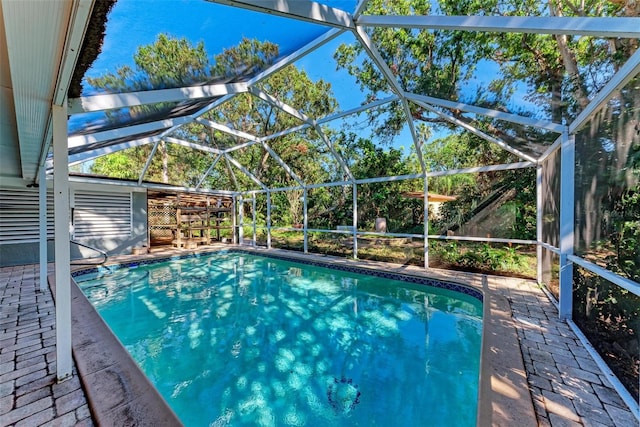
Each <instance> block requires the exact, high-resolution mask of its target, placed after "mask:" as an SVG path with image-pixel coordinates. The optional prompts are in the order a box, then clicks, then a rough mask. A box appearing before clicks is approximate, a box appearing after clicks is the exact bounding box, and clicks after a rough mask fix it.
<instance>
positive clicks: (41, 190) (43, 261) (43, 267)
mask: <svg viewBox="0 0 640 427" xmlns="http://www.w3.org/2000/svg"><path fill="white" fill-rule="evenodd" d="M38 201H39V202H40V206H39V209H40V210H39V214H40V219H39V224H40V291H41V292H44V291H45V290H46V289H47V168H46V167H45V166H44V165H43V166H41V167H40V178H39V187H38Z"/></svg>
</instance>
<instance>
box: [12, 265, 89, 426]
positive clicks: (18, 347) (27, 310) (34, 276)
mask: <svg viewBox="0 0 640 427" xmlns="http://www.w3.org/2000/svg"><path fill="white" fill-rule="evenodd" d="M38 275H39V266H37V265H27V266H20V267H5V268H1V269H0V426H3V427H4V426H16V427H19V426H25V427H33V426H74V425H77V426H92V425H93V422H92V419H91V413H90V411H89V407H88V405H87V402H86V400H85V396H84V392H83V391H82V387H81V385H80V381H79V379H78V376H77V375H75V370H74V376H73V377H72V378H71V379H69V380H67V381H63V382H61V383H59V384H58V383H57V380H56V352H55V348H56V347H55V345H56V336H55V312H54V305H53V299H52V297H51V292H49V290H48V289H47V291H45V292H40V291H39V288H40V280H39V278H38Z"/></svg>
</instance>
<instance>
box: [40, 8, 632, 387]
mask: <svg viewBox="0 0 640 427" xmlns="http://www.w3.org/2000/svg"><path fill="white" fill-rule="evenodd" d="M214 2H215V3H221V4H226V5H231V6H237V7H240V8H246V9H249V10H254V11H258V12H264V13H269V14H273V15H279V16H284V17H288V18H293V19H298V20H302V21H306V22H312V23H316V24H321V25H324V26H328V27H331V28H330V29H328V30H327V32H326V33H324V34H323V35H321V36H319V37H318V38H316V39H315V40H314V41H312V42H310V43H308V44H306V45H305V46H303V47H301V48H299V49H298V50H296V51H294V52H292V53H290V54H289V55H286V56H285V57H283V58H281V59H279V60H278V61H277V62H276V63H274V64H273V65H271V66H270V67H268V68H267V69H266V70H264V71H261V72H259V73H257V74H255V75H253V76H251V77H250V78H248V79H245V80H244V81H238V82H230V83H229V82H227V83H216V84H204V85H200V86H191V87H183V88H175V89H160V90H150V91H139V92H132V93H120V94H105V95H93V96H87V97H81V98H77V99H70V100H69V101H68V106H67V108H64V107H63V108H61V109H59V110H58V111H57V110H55V109H54V113H55V114H54V138H53V140H54V153H53V158H54V159H57V158H67V157H68V160H69V161H68V163H67V162H65V163H61V162H53V161H52V160H49V163H48V167H49V168H51V167H53V169H54V183H55V186H56V188H63V189H64V188H65V186H68V179H69V178H68V172H69V171H68V167H69V166H72V165H74V164H78V163H81V162H84V161H88V160H92V159H95V158H97V157H99V156H102V155H105V154H108V153H112V152H116V151H118V150H122V149H125V148H131V147H137V146H142V145H150V146H152V149H151V154H150V156H149V158H148V159H147V162H146V164H145V166H144V168H143V170H142V172H141V173H140V176H139V178H138V180H137V185H138V186H141V187H149V188H153V187H154V184H150V183H146V182H144V181H143V178H144V176H145V174H146V172H147V169H148V168H149V166H150V164H151V160H152V158H153V156H154V155H155V153H156V151H157V149H158V146H159V144H160V142H161V141H163V142H165V143H170V144H177V145H181V146H184V147H189V148H192V149H194V150H201V151H204V152H208V153H211V154H212V155H213V156H214V160H213V161H212V162H211V164H210V166H209V168H208V169H207V171H206V172H205V173H204V174H203V176H202V177H201V179H200V180H199V182H198V183H197V184H196V185H195V186H193V187H174V189H175V190H179V191H187V192H190V191H193V192H203V193H212V194H224V195H229V196H232V197H233V201H234V211H235V212H236V215H237V221H236V215H234V216H233V221H234V223H233V227H234V229H237V231H238V234H237V235H236V233H234V234H233V238H234V243H240V244H242V243H243V242H244V240H245V239H244V235H243V226H245V225H247V226H249V227H251V228H252V230H253V233H252V238H251V244H252V245H256V230H257V229H258V226H257V225H256V218H255V213H256V196H257V195H264V196H265V197H266V212H267V215H266V225H265V226H264V229H266V235H267V243H266V245H267V248H271V231H272V226H271V196H272V194H273V193H274V192H281V191H290V190H301V191H302V192H303V224H302V228H301V229H300V230H298V229H296V228H282V227H280V228H279V229H281V230H289V231H292V230H296V231H299V232H301V233H303V242H304V243H303V245H304V247H303V251H304V252H305V253H307V252H308V235H309V233H310V232H322V233H338V234H346V235H351V236H352V239H353V257H354V258H357V257H358V235H367V234H379V233H378V232H367V231H361V230H358V220H357V212H358V206H357V200H358V198H357V186H358V185H361V184H369V183H379V182H394V181H402V180H410V179H422V180H424V181H423V182H424V186H423V187H424V188H423V191H424V197H423V200H424V203H423V205H424V233H423V234H422V235H420V234H405V233H387V235H388V236H390V237H415V238H419V239H423V240H424V264H425V265H424V267H425V268H428V265H429V255H428V252H429V245H428V243H429V240H435V239H438V240H446V239H449V240H451V239H456V240H469V241H482V242H496V243H515V244H531V245H534V244H535V245H536V247H537V259H538V268H537V270H538V271H537V275H538V281H539V282H541V281H542V279H541V277H542V261H541V259H542V251H543V249H546V250H548V251H551V252H552V253H554V254H556V255H558V256H559V259H560V261H559V264H560V273H559V279H560V291H559V303H558V305H559V313H560V317H561V318H563V319H571V316H572V289H573V273H572V265H573V264H577V265H579V266H580V267H583V268H585V269H587V270H589V271H590V272H592V273H594V274H596V275H597V276H600V277H602V278H604V279H606V280H608V281H610V282H612V283H614V284H616V285H617V286H619V287H621V288H624V289H626V290H628V291H630V292H632V293H633V294H635V295H640V284H638V283H636V282H634V281H632V280H630V279H627V278H625V277H622V276H620V275H618V274H616V273H614V272H612V271H609V270H607V269H605V268H603V267H601V266H598V265H596V264H594V263H592V262H590V261H587V260H586V259H584V258H582V257H579V256H576V255H574V185H575V184H574V177H575V134H576V133H577V132H578V131H579V130H580V129H581V128H582V127H583V126H585V125H586V124H587V123H588V122H589V120H590V119H591V118H592V117H593V116H594V115H595V114H597V112H598V111H600V109H601V108H603V106H605V105H606V104H607V102H608V101H609V100H611V98H612V97H614V96H615V94H616V93H617V91H619V90H620V89H621V88H623V87H624V86H625V85H626V84H627V83H628V82H630V81H631V80H632V79H633V78H634V77H635V76H636V75H637V74H638V73H639V72H640V51H638V52H636V53H635V54H634V55H633V56H632V57H631V58H630V59H629V60H628V61H627V63H626V64H624V66H623V67H622V68H621V69H620V70H619V71H618V72H617V73H616V74H615V75H614V76H613V77H612V78H611V80H610V81H609V82H608V83H607V84H606V85H605V86H604V88H603V89H602V90H601V91H600V92H599V93H597V94H596V96H595V97H593V99H591V102H590V104H589V105H588V107H587V108H586V109H584V110H583V111H582V113H580V115H579V116H578V117H577V118H576V119H575V120H574V121H573V122H572V123H570V124H560V123H554V122H551V121H545V120H538V119H533V118H529V117H525V116H520V115H517V114H512V113H506V112H503V111H497V110H491V109H488V108H483V107H479V106H474V105H467V104H464V103H461V102H453V101H449V100H445V99H439V98H434V97H430V96H426V95H420V94H415V93H409V92H406V91H405V90H404V89H403V88H402V86H401V84H400V82H399V81H398V80H397V79H396V77H395V76H394V74H393V72H392V71H391V69H390V68H389V66H388V65H387V64H386V62H385V60H384V59H383V58H382V56H381V54H380V52H379V51H378V49H377V47H376V46H375V45H374V43H373V42H372V40H371V39H370V36H369V35H368V33H367V31H366V28H368V27H394V28H416V29H430V30H459V31H476V32H482V31H491V32H517V33H536V34H567V35H590V36H596V37H622V38H639V37H640V19H639V18H574V17H571V18H569V17H567V18H562V17H500V16H437V17H436V16H388V15H385V16H373V15H364V14H363V13H362V12H363V11H364V9H365V8H366V5H367V1H366V0H362V1H359V2H358V4H357V6H356V8H355V10H354V11H353V13H348V12H345V11H343V10H340V9H336V8H333V7H330V6H326V5H324V4H319V3H312V2H299V1H293V0H289V1H287V0H280V1H268V2H265V1H255V0H246V1H232V0H216V1H214ZM344 32H351V33H352V34H353V36H354V37H355V39H356V40H358V41H359V42H360V43H361V44H362V46H363V47H364V50H365V53H366V55H368V58H369V59H371V60H372V61H373V63H375V64H376V65H377V67H378V70H379V71H380V72H381V73H382V75H383V76H384V78H385V79H386V82H387V84H388V86H389V88H390V90H391V91H392V92H393V94H392V95H391V96H390V97H388V98H385V99H380V100H376V101H374V102H371V103H368V104H365V105H362V106H360V107H356V108H352V109H349V110H346V111H341V112H338V113H334V114H331V115H329V116H327V117H308V116H307V115H305V114H304V113H302V112H300V111H298V110H296V109H295V108H293V107H291V106H289V105H287V104H286V103H284V102H282V101H280V100H278V99H276V98H275V97H273V96H272V95H270V94H269V93H265V92H264V91H263V90H261V89H260V88H258V87H256V86H255V84H256V83H259V82H260V81H262V80H264V79H266V78H267V77H269V76H270V75H272V74H274V73H276V72H278V71H279V70H281V69H283V68H285V67H286V66H288V65H290V64H293V63H294V62H295V61H297V60H298V59H300V58H302V57H304V56H305V55H307V54H309V53H311V52H313V51H315V50H316V49H318V48H320V47H321V46H323V45H324V44H325V43H328V42H329V41H331V40H333V39H335V38H336V37H338V36H339V35H341V34H343V33H344ZM242 93H249V94H251V95H252V96H255V97H257V98H259V99H261V100H262V101H263V102H266V103H269V104H270V105H272V106H273V107H275V108H277V109H279V110H281V111H283V112H285V113H287V114H290V115H292V116H293V117H296V118H297V119H299V120H300V121H301V122H302V124H301V125H299V126H296V127H294V128H290V129H288V130H285V131H282V132H279V133H277V134H272V135H266V136H257V135H251V134H248V133H246V132H242V131H239V130H236V129H233V128H231V127H229V126H227V125H226V124H222V123H216V122H213V121H211V120H208V119H205V118H203V117H202V116H203V115H204V114H205V113H207V112H208V111H211V110H212V109H215V108H216V107H218V106H219V105H221V104H223V103H224V102H226V101H228V100H229V99H231V98H233V97H234V96H236V95H237V94H242ZM394 101H395V102H400V103H401V105H402V108H403V109H404V111H405V115H406V116H407V117H411V111H410V108H411V104H415V105H417V106H419V107H421V108H423V109H425V110H427V111H430V112H431V113H433V114H436V115H438V116H439V117H440V118H442V119H444V120H446V121H448V122H450V123H452V124H454V125H457V126H460V127H462V128H464V129H465V130H467V131H468V132H471V133H473V134H475V135H476V136H479V137H481V138H483V139H485V140H488V141H489V142H491V143H493V144H496V145H497V146H499V147H501V148H502V149H504V150H507V151H509V152H510V153H512V154H513V155H515V156H516V157H518V158H519V161H518V162H514V163H510V164H502V165H490V166H480V167H474V168H465V169H458V170H447V171H437V172H432V171H427V170H426V167H425V162H424V159H423V158H422V150H421V147H420V140H419V138H418V136H417V134H416V130H415V128H414V123H413V121H412V120H408V121H407V122H408V125H409V130H410V133H411V136H412V141H413V144H414V147H415V149H416V153H417V155H418V160H419V162H420V165H421V173H417V174H409V175H401V176H389V177H376V178H368V179H355V178H354V176H353V174H352V173H351V171H350V170H349V168H348V166H347V165H346V163H345V162H344V160H343V159H342V158H341V157H340V155H339V154H338V153H337V152H336V151H335V149H334V147H333V144H332V143H331V141H330V140H329V138H328V137H327V136H326V135H325V134H324V132H323V129H322V125H323V124H325V123H328V122H331V121H333V120H337V119H340V118H342V117H345V116H348V115H350V114H354V113H358V112H364V111H366V110H368V109H371V108H375V107H378V106H381V105H385V104H387V103H390V102H394ZM161 102H187V103H189V102H191V103H192V104H191V105H196V106H197V107H198V108H196V109H195V110H189V111H188V114H186V115H180V114H174V115H173V116H171V115H170V114H169V115H168V116H167V117H166V118H162V119H159V120H155V121H151V122H143V123H137V124H132V125H131V124H130V125H129V126H125V127H122V128H113V129H108V130H99V131H97V132H93V133H91V132H83V133H81V134H77V135H72V136H70V137H67V135H66V123H67V114H70V115H74V114H80V113H87V112H97V111H105V110H110V109H115V108H128V107H132V106H139V105H145V104H155V103H161ZM443 108H444V109H447V108H448V109H457V110H460V111H463V112H467V113H473V114H476V115H479V116H485V117H489V118H492V119H499V120H504V121H507V122H511V123H515V124H518V125H524V126H530V127H533V128H536V129H542V130H544V131H550V132H553V133H556V134H557V135H558V137H557V139H556V140H555V142H554V143H553V144H552V145H551V146H549V147H548V148H547V149H546V151H545V152H544V153H543V154H542V155H541V156H539V157H535V156H532V155H530V154H527V153H525V152H522V151H521V150H519V149H517V148H516V147H513V146H511V145H509V144H508V143H507V142H505V141H503V140H500V139H499V138H497V137H494V136H492V135H489V134H487V133H485V132H483V131H482V130H480V129H478V128H476V127H474V126H473V125H471V124H469V123H466V122H463V121H461V120H459V119H457V118H455V117H453V116H451V115H448V114H446V112H444V110H443ZM190 122H198V123H200V124H202V125H204V126H207V127H210V128H211V129H215V130H217V131H219V132H223V133H225V134H228V135H230V136H233V137H235V138H240V139H242V140H244V141H245V142H243V143H240V144H237V145H235V146H231V147H228V148H225V149H217V148H213V147H209V146H204V145H201V144H197V143H194V142H191V141H186V140H183V139H180V138H177V137H175V136H171V134H172V133H173V132H174V131H175V130H177V129H179V128H180V127H181V126H183V125H185V124H187V123H190ZM62 129H64V131H63V130H62ZM304 129H314V130H315V131H316V132H317V134H318V136H319V137H320V138H321V139H322V140H323V142H324V143H325V144H326V146H327V148H328V149H329V150H330V151H331V153H332V155H333V156H334V158H335V160H336V161H337V163H338V164H339V165H340V167H341V168H342V169H343V172H344V176H345V177H346V179H345V180H343V181H336V182H326V183H312V184H310V183H306V182H304V180H303V179H302V178H300V177H299V176H298V175H297V174H296V172H295V171H294V170H293V169H292V168H291V167H290V166H289V165H288V164H287V163H286V162H285V161H284V160H283V159H282V158H280V157H279V156H278V154H277V153H276V152H275V151H274V150H273V149H272V148H271V147H270V145H269V141H270V140H271V139H273V138H276V137H279V136H283V135H286V134H288V133H293V132H298V131H301V130H304ZM62 132H64V134H63V133H62ZM61 141H63V142H61ZM256 144H257V145H259V146H261V147H263V148H264V149H265V150H267V151H268V152H269V154H270V155H271V156H272V158H273V159H274V161H275V162H277V163H278V165H279V166H280V167H282V168H283V170H284V171H285V172H286V174H287V175H288V176H289V177H290V178H291V180H292V181H293V182H295V185H291V186H288V187H281V188H268V187H267V186H266V185H265V184H264V183H262V182H261V181H260V180H259V179H258V178H257V177H255V176H254V175H252V173H251V172H250V171H249V170H248V169H247V168H246V167H244V166H243V165H242V164H240V163H239V162H238V161H237V160H236V159H235V158H234V155H233V153H234V151H236V150H239V149H243V148H246V147H250V146H252V145H256ZM557 152H560V156H561V164H560V171H559V174H560V202H559V203H560V218H559V222H560V233H559V245H557V246H555V245H552V244H550V243H549V242H547V241H544V239H543V231H542V223H543V211H542V199H543V193H542V185H541V183H542V180H543V177H544V174H545V169H544V167H543V164H544V162H545V160H547V159H548V158H549V157H550V156H551V155H553V154H554V153H557ZM220 165H222V167H226V168H227V169H228V170H229V172H230V174H231V176H232V177H234V180H235V172H238V173H241V174H243V175H245V176H246V177H248V178H249V179H250V180H251V181H252V182H253V183H254V184H255V186H256V189H252V190H249V191H242V190H240V189H238V188H236V189H235V190H229V189H225V190H209V189H205V188H202V186H203V184H204V182H205V180H206V178H207V176H208V174H209V173H210V172H211V171H212V170H213V169H214V167H217V166H220ZM522 168H535V169H536V188H537V193H536V201H537V232H536V240H518V239H502V238H490V237H485V238H481V237H468V236H446V235H444V236H443V235H430V234H429V233H428V229H429V228H428V190H429V178H432V177H437V176H444V175H455V174H462V173H478V172H487V171H498V170H513V169H522ZM234 170H235V172H234ZM43 171H44V169H43ZM41 176H43V175H41ZM74 179H76V180H81V179H82V178H74ZM64 182H67V184H64ZM60 183H61V184H60ZM121 184H124V183H121ZM124 185H126V184H124ZM128 185H131V184H128ZM133 185H136V184H133ZM336 186H342V187H347V188H348V187H351V191H352V201H353V207H352V212H353V222H352V224H351V226H350V229H348V230H325V229H317V228H309V227H308V225H309V224H308V217H307V193H308V191H309V190H312V189H314V188H321V187H336ZM159 188H165V189H166V188H167V187H166V186H161V187H159ZM56 193H58V192H57V191H56ZM58 201H60V202H62V203H57V202H58ZM242 203H251V204H252V209H251V211H252V212H253V218H251V221H249V222H247V221H246V219H245V218H243V210H242V209H238V206H240V205H241V204H242ZM61 204H64V199H63V200H59V199H57V200H56V218H57V217H58V216H59V215H58V213H59V212H60V211H59V210H63V209H65V208H64V206H59V205H61ZM66 205H67V206H68V201H67V203H66ZM67 209H68V208H67ZM62 215H64V211H62ZM67 216H68V215H67ZM56 221H58V219H56ZM58 225H61V227H58ZM60 228H61V229H63V230H64V222H62V223H60V224H58V222H56V230H58V229H60ZM58 237H60V238H58ZM236 238H237V239H238V240H236ZM64 240H65V239H64V238H63V236H58V235H56V253H57V254H59V253H65V252H64V246H60V250H59V246H58V245H64ZM67 253H68V250H67ZM45 259H46V257H45ZM63 273H64V272H63ZM56 274H58V273H56ZM60 359H61V358H59V360H60ZM58 372H59V375H60V374H63V375H64V372H65V370H64V369H62V370H61V369H59V370H58Z"/></svg>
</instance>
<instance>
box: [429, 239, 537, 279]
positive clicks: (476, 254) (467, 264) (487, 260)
mask: <svg viewBox="0 0 640 427" xmlns="http://www.w3.org/2000/svg"><path fill="white" fill-rule="evenodd" d="M518 249H519V247H511V246H505V247H494V246H492V245H491V244H489V243H484V244H476V243H467V244H465V245H464V246H461V245H460V244H459V243H458V242H456V241H450V242H446V243H439V242H433V241H432V242H430V245H429V253H430V254H431V255H432V256H435V257H437V258H439V259H440V260H441V261H442V262H444V263H445V264H449V265H452V266H457V267H461V268H462V269H464V270H470V271H487V270H489V271H503V272H518V273H520V272H522V271H523V270H525V269H526V268H527V262H526V259H525V258H524V257H523V256H521V255H520V254H518V252H517V251H518Z"/></svg>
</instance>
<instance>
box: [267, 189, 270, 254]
mask: <svg viewBox="0 0 640 427" xmlns="http://www.w3.org/2000/svg"><path fill="white" fill-rule="evenodd" d="M267 249H271V192H270V191H267Z"/></svg>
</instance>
